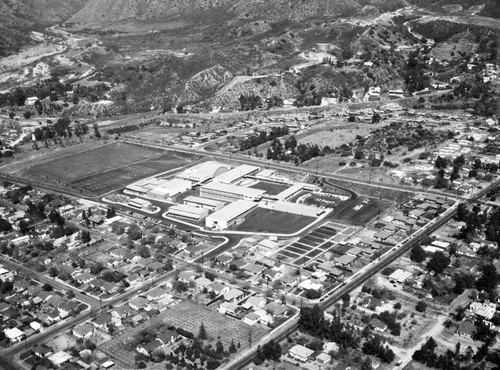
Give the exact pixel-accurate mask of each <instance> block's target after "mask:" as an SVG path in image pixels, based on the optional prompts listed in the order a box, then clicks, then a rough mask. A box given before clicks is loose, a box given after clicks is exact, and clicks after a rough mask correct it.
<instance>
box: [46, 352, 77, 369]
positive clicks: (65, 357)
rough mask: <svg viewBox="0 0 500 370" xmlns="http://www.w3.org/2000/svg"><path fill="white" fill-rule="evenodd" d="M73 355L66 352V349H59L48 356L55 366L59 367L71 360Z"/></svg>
mask: <svg viewBox="0 0 500 370" xmlns="http://www.w3.org/2000/svg"><path fill="white" fill-rule="evenodd" d="M72 358H73V356H71V355H70V354H69V353H66V352H64V351H59V352H56V353H54V354H52V355H50V356H48V357H47V359H48V360H49V361H50V362H52V364H53V365H54V367H55V368H58V367H59V366H61V365H63V364H65V363H66V362H68V361H69V360H71V359H72Z"/></svg>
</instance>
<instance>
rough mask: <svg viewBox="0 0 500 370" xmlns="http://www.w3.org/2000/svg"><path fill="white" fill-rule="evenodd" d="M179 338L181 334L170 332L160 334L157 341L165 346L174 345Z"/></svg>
mask: <svg viewBox="0 0 500 370" xmlns="http://www.w3.org/2000/svg"><path fill="white" fill-rule="evenodd" d="M178 338H179V334H177V333H176V332H175V331H172V330H168V331H166V332H164V333H160V334H158V336H157V339H158V340H159V341H161V342H162V343H163V345H169V344H174V343H175V341H176V340H177V339H178Z"/></svg>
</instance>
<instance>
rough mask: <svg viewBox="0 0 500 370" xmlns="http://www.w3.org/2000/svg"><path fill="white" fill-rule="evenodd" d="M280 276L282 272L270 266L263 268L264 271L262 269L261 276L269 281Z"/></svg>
mask: <svg viewBox="0 0 500 370" xmlns="http://www.w3.org/2000/svg"><path fill="white" fill-rule="evenodd" d="M281 276H283V273H282V272H281V271H276V270H273V269H270V268H266V269H264V271H262V277H263V278H264V279H266V280H269V281H276V280H278V279H279V278H280V277H281Z"/></svg>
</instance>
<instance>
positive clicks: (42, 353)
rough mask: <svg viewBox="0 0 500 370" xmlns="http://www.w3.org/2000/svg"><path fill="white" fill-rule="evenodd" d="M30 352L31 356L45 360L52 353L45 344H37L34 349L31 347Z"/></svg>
mask: <svg viewBox="0 0 500 370" xmlns="http://www.w3.org/2000/svg"><path fill="white" fill-rule="evenodd" d="M32 351H33V354H34V355H35V356H37V357H39V358H45V357H47V356H50V355H51V354H53V353H54V351H53V350H52V348H50V347H49V346H47V345H46V344H37V345H36V346H35V347H33V349H32Z"/></svg>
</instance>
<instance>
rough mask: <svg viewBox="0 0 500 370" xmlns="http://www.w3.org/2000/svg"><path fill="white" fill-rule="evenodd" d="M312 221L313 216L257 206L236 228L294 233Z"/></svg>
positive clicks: (239, 229)
mask: <svg viewBox="0 0 500 370" xmlns="http://www.w3.org/2000/svg"><path fill="white" fill-rule="evenodd" d="M313 221H314V218H313V217H306V216H301V215H295V214H292V213H285V212H279V211H274V210H270V209H264V208H257V209H256V210H255V211H253V212H251V213H250V214H249V215H248V216H246V219H245V221H244V222H243V223H241V224H240V225H239V226H238V227H237V228H236V230H238V231H251V232H267V233H286V234H290V233H294V232H296V231H299V230H300V229H302V228H303V227H305V226H307V225H309V224H310V223H311V222H313Z"/></svg>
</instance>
